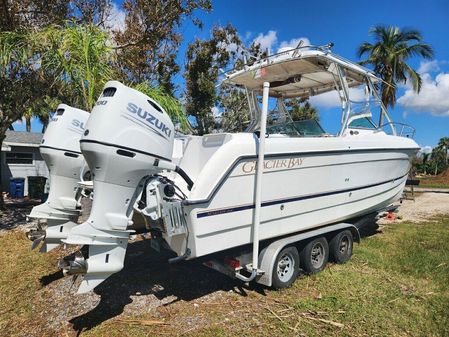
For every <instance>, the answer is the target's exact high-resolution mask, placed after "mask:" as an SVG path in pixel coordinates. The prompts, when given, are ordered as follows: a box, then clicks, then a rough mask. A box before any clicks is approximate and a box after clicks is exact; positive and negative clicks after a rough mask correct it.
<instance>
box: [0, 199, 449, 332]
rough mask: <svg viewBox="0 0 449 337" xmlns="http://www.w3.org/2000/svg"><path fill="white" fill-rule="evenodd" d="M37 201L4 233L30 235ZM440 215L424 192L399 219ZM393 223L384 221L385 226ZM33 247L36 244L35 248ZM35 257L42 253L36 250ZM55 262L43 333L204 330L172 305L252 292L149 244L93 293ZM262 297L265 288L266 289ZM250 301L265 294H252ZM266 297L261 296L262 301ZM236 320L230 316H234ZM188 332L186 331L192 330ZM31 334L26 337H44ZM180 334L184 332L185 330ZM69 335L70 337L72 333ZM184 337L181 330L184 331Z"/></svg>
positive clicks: (131, 251) (448, 202)
mask: <svg viewBox="0 0 449 337" xmlns="http://www.w3.org/2000/svg"><path fill="white" fill-rule="evenodd" d="M33 205H34V204H33V203H28V204H22V205H20V204H18V205H15V206H12V207H10V210H9V211H8V212H6V213H3V214H2V215H1V218H0V235H2V234H5V233H7V232H10V231H11V230H13V231H25V230H26V229H27V228H29V227H30V226H32V225H33V223H31V224H30V223H27V222H26V214H28V213H29V212H30V210H31V207H32V206H33ZM441 214H449V194H447V193H424V194H421V195H418V196H417V197H416V199H415V201H412V200H404V201H403V203H402V204H401V205H400V207H399V213H398V215H399V217H400V218H402V219H400V220H395V221H412V222H423V221H427V220H428V219H430V218H432V217H434V216H436V215H441ZM385 221H387V222H388V221H390V220H386V219H382V220H381V222H385ZM30 245H31V244H30ZM36 254H38V253H37V252H36ZM50 254H51V258H52V259H54V260H55V268H54V272H53V273H50V274H48V275H42V277H41V278H40V283H41V285H42V288H41V289H39V290H38V292H37V294H36V300H37V301H38V302H45V303H46V304H47V305H46V310H45V312H36V315H37V316H42V317H41V319H40V320H42V321H45V322H46V323H45V324H46V326H45V327H41V328H44V331H71V332H72V333H80V332H82V331H86V330H90V329H92V328H93V327H95V326H97V325H99V324H101V323H103V322H106V321H108V320H111V319H114V320H117V319H120V318H126V317H130V316H133V317H135V316H139V315H145V314H148V313H150V312H151V315H152V317H153V318H155V319H157V318H160V319H161V320H164V319H167V318H169V317H171V315H173V314H176V316H177V322H176V324H179V326H180V327H187V330H188V329H189V328H192V329H193V328H195V327H196V326H201V324H202V320H203V319H205V317H203V316H195V315H182V314H177V313H174V312H171V310H172V309H170V308H172V307H171V306H169V305H170V304H173V303H175V302H181V304H178V305H177V306H176V307H175V308H177V309H176V310H181V311H184V310H188V311H190V310H196V308H197V307H199V306H204V305H211V306H213V305H216V304H220V303H222V302H223V301H228V302H229V301H230V302H235V301H241V298H242V295H243V296H248V294H247V292H248V288H246V287H242V286H243V284H242V283H240V282H238V281H235V280H231V279H229V278H227V277H225V276H223V275H221V274H219V273H217V272H215V271H212V270H209V269H207V268H206V267H204V266H202V265H201V264H199V263H196V262H194V261H192V262H187V263H178V264H175V265H169V264H167V263H166V261H167V258H168V255H167V254H168V253H163V254H156V253H155V251H154V250H153V249H152V248H151V247H150V243H149V240H137V241H134V242H130V244H129V246H128V251H127V257H126V261H125V268H124V269H123V270H122V271H121V272H119V273H117V274H114V275H113V276H111V277H110V278H109V279H107V280H106V281H105V282H104V283H102V284H101V285H100V286H99V287H97V288H96V289H95V290H94V291H93V292H91V293H88V294H83V295H76V294H75V290H76V289H77V287H78V283H79V282H80V279H78V280H75V281H73V280H72V278H71V277H63V275H62V273H61V272H60V271H59V270H58V269H57V267H56V261H57V259H58V258H62V257H63V256H65V255H67V251H64V250H63V249H62V248H61V249H57V250H56V251H55V252H52V253H50ZM261 292H262V293H263V290H261ZM249 294H250V295H249V296H251V297H254V296H256V297H258V296H262V295H259V291H255V292H253V291H250V293H249ZM261 298H262V297H261ZM229 317H231V318H232V314H231V316H229ZM187 330H186V331H187ZM35 332H36V333H35V334H33V332H30V331H27V333H26V335H27V336H34V335H35V336H41V335H42V330H41V331H38V330H36V331H35ZM180 332H181V331H180ZM72 333H70V335H72ZM181 334H182V332H181Z"/></svg>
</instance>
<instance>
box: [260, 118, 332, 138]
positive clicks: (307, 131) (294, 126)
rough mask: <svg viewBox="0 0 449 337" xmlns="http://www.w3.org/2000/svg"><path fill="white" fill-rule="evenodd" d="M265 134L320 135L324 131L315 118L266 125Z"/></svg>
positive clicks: (323, 133)
mask: <svg viewBox="0 0 449 337" xmlns="http://www.w3.org/2000/svg"><path fill="white" fill-rule="evenodd" d="M267 134H283V135H288V136H291V137H320V136H323V135H326V132H325V131H324V129H323V128H322V127H321V125H320V124H319V123H318V121H316V120H313V119H311V120H304V121H293V122H286V123H279V124H275V125H270V126H267Z"/></svg>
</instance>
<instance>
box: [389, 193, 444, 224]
mask: <svg viewBox="0 0 449 337" xmlns="http://www.w3.org/2000/svg"><path fill="white" fill-rule="evenodd" d="M397 205H399V208H398V213H397V215H398V216H397V217H398V219H397V220H396V221H402V222H404V221H408V222H427V221H430V220H431V219H432V218H434V217H435V216H438V215H441V214H449V193H422V194H418V195H416V197H415V200H403V201H402V203H397ZM385 221H389V220H386V219H383V220H381V222H382V223H383V222H385Z"/></svg>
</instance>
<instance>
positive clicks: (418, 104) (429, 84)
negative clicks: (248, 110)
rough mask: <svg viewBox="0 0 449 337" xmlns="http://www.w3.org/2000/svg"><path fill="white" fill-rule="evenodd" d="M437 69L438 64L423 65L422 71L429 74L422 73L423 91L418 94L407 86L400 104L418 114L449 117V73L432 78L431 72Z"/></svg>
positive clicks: (399, 100) (442, 73)
mask: <svg viewBox="0 0 449 337" xmlns="http://www.w3.org/2000/svg"><path fill="white" fill-rule="evenodd" d="M440 64H441V63H440ZM437 67H438V68H437ZM435 69H439V66H438V63H432V62H428V63H427V64H423V63H422V64H421V66H420V70H421V71H427V72H423V73H421V78H422V81H423V82H422V86H421V91H420V92H419V94H417V93H416V92H415V91H414V90H413V88H412V87H411V86H410V85H409V86H407V89H406V90H405V93H404V95H402V96H401V97H399V99H398V104H399V105H401V106H403V107H405V108H407V110H410V111H413V112H416V113H422V112H424V113H426V112H427V113H431V114H432V115H434V116H449V73H444V72H441V73H439V74H438V75H436V77H435V78H432V76H431V74H430V73H429V72H430V71H434V70H435Z"/></svg>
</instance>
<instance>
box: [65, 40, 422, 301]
mask: <svg viewBox="0 0 449 337" xmlns="http://www.w3.org/2000/svg"><path fill="white" fill-rule="evenodd" d="M380 81H381V80H380V79H379V78H377V77H376V76H375V74H374V73H373V72H371V71H370V70H368V69H366V68H364V67H362V66H360V65H358V64H355V63H353V62H351V61H349V60H346V59H344V58H342V57H340V56H338V55H336V54H334V53H333V52H332V51H331V46H330V45H327V46H318V47H314V46H306V47H303V46H298V47H297V48H293V49H291V50H287V51H283V52H282V53H279V54H275V55H271V56H269V57H267V58H264V59H261V60H258V61H256V62H254V63H253V64H251V65H248V64H245V65H243V66H242V67H240V68H239V69H234V70H232V71H230V72H227V73H226V74H225V78H224V79H223V81H222V83H221V85H231V86H234V87H236V88H238V89H239V90H244V91H245V92H246V93H247V96H248V105H249V108H250V114H251V116H252V120H251V123H250V124H249V126H248V128H247V130H246V132H242V133H213V134H207V135H204V136H193V135H192V136H189V135H186V136H182V137H177V138H176V139H175V137H174V133H175V130H174V126H173V123H172V122H171V120H170V118H169V116H168V115H167V113H166V112H165V111H164V110H163V108H162V107H161V106H160V105H159V104H158V103H157V102H155V101H154V100H152V99H151V98H149V97H147V96H145V95H144V94H142V93H140V92H138V91H136V90H134V89H131V88H128V87H126V86H125V85H123V84H121V83H120V82H117V81H110V82H108V83H106V85H105V89H104V91H103V93H102V95H101V97H100V98H99V99H98V101H97V103H96V105H95V107H94V109H93V111H92V113H91V116H90V118H89V120H88V121H87V125H86V128H85V129H86V130H85V132H84V134H83V136H82V138H81V140H80V144H81V152H82V154H83V156H84V158H85V159H86V161H87V163H88V165H89V168H90V169H91V172H92V173H93V189H94V199H93V206H92V213H91V215H90V217H89V219H88V220H87V221H86V222H85V223H83V224H81V225H78V226H76V227H73V228H72V229H71V230H70V232H69V234H68V236H67V238H66V239H64V240H63V242H64V243H66V244H72V245H84V246H85V247H86V248H88V254H85V253H84V254H83V253H82V252H81V253H80V254H79V255H78V257H77V258H76V259H75V260H74V261H64V262H63V263H62V264H61V268H62V269H63V270H64V272H65V274H68V275H83V277H84V278H83V281H82V283H81V286H80V288H79V290H78V292H80V293H83V292H87V291H90V290H91V289H93V288H94V287H96V286H98V285H99V284H100V283H101V282H103V281H104V280H105V279H106V278H107V277H109V276H110V275H111V274H113V273H115V272H118V271H120V270H121V269H122V268H123V262H124V257H125V254H126V247H127V244H128V238H129V236H130V234H132V233H133V222H132V216H133V214H134V213H136V212H137V213H141V214H142V215H144V216H145V217H146V218H147V219H149V225H148V231H150V232H151V233H152V235H153V237H154V238H159V239H160V240H162V241H164V242H165V243H166V244H167V245H168V246H169V247H170V249H172V250H173V251H174V252H175V253H176V255H177V256H178V257H177V258H174V259H173V260H172V262H176V261H179V260H189V259H194V258H199V257H205V256H209V255H211V254H215V253H217V252H223V251H229V250H230V249H235V248H238V247H248V245H249V246H251V247H252V258H250V260H251V259H252V262H251V263H247V264H246V265H245V266H243V267H242V268H240V269H239V272H238V273H237V274H238V275H237V274H236V276H237V277H238V278H241V279H243V280H252V279H254V278H257V276H258V275H259V276H260V274H263V273H264V271H263V270H261V265H259V262H258V256H259V255H260V251H261V248H262V247H264V242H270V240H273V239H276V238H283V237H285V236H289V235H296V234H298V233H303V232H305V231H309V230H315V229H320V228H324V227H326V226H331V225H333V224H334V225H335V224H337V223H342V222H345V221H349V220H350V219H354V218H357V217H361V216H363V215H366V214H371V213H374V212H378V211H381V210H383V209H385V208H386V207H388V206H389V205H391V204H392V203H393V202H395V201H397V200H398V199H399V198H400V197H401V195H402V192H403V189H404V186H405V183H406V180H407V175H408V172H409V170H410V167H411V159H412V158H413V157H414V155H415V154H416V153H417V151H418V150H419V146H418V145H417V144H416V142H415V141H414V140H413V133H414V129H413V128H411V127H408V126H405V125H402V124H397V123H394V122H393V121H392V119H391V117H390V115H389V114H388V112H387V110H386V108H385V106H383V104H382V102H381V99H380V97H379V94H378V92H377V84H378V83H380ZM356 87H357V88H360V87H362V90H363V92H364V97H365V98H364V99H363V100H362V101H360V102H358V101H355V100H354V99H353V98H352V97H351V93H352V90H353V89H352V88H356ZM330 91H336V92H337V94H338V97H339V98H340V101H341V128H340V131H339V132H338V133H337V134H336V135H331V134H328V133H326V132H325V131H324V130H323V128H322V127H321V126H320V125H319V123H318V122H317V121H313V120H312V121H293V120H292V119H291V118H290V116H289V113H288V109H287V108H286V107H285V104H284V101H285V100H286V99H291V98H304V99H306V98H309V97H312V96H315V95H319V94H322V93H326V92H330ZM260 101H261V102H262V104H260ZM274 101H275V104H274ZM270 105H271V106H274V110H275V111H274V112H273V113H272V115H276V116H277V118H276V121H275V122H273V123H272V122H271V121H270V123H269V124H268V125H267V119H268V118H267V116H268V115H269V113H268V109H269V106H270ZM376 115H378V119H377V118H376V119H377V120H375V118H374V116H376ZM242 269H243V270H245V269H246V272H248V273H249V274H251V275H250V276H249V277H248V276H243V275H244V274H245V272H244V271H243V272H241V271H242Z"/></svg>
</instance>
